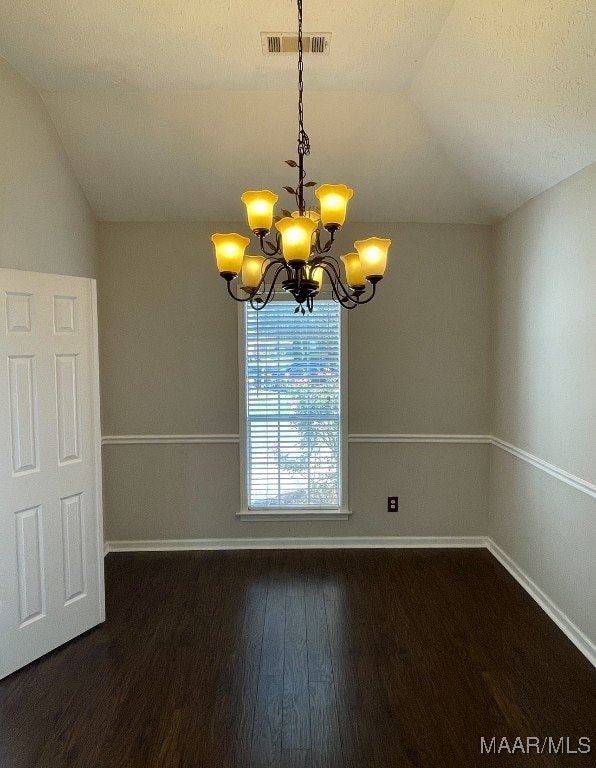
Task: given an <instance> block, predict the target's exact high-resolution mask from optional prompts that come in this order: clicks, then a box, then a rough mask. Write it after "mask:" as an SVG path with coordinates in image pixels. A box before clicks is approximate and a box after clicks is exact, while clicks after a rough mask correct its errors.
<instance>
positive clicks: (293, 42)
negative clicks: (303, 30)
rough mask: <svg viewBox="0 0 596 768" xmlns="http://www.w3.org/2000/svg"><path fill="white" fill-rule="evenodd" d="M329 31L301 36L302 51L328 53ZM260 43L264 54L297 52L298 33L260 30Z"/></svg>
mask: <svg viewBox="0 0 596 768" xmlns="http://www.w3.org/2000/svg"><path fill="white" fill-rule="evenodd" d="M330 43H331V32H320V33H317V34H315V35H303V36H302V49H303V51H304V53H317V54H328V53H329V45H330ZM261 44H262V46H263V53H264V55H265V56H272V55H277V54H279V53H298V35H296V34H295V33H294V32H261Z"/></svg>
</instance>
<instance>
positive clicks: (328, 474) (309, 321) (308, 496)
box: [242, 299, 344, 511]
mask: <svg viewBox="0 0 596 768" xmlns="http://www.w3.org/2000/svg"><path fill="white" fill-rule="evenodd" d="M295 308H296V305H295V304H294V303H293V302H291V303H290V302H289V301H278V302H274V303H272V304H269V305H268V307H267V308H266V309H265V310H263V311H260V312H257V311H255V310H253V309H251V308H250V306H248V305H244V307H243V310H244V333H243V334H242V337H243V342H242V343H243V345H244V355H243V357H244V377H245V389H244V392H245V397H244V403H243V406H244V417H245V425H246V426H245V429H246V473H245V474H246V480H245V482H246V496H247V499H246V501H247V507H248V509H249V510H262V511H266V510H270V511H271V510H285V511H291V510H321V511H323V510H339V509H341V507H342V501H343V499H342V495H343V494H342V487H343V486H342V476H343V472H342V457H343V454H344V451H343V450H342V438H343V429H342V395H341V362H342V361H341V348H342V344H341V309H340V306H339V305H338V304H337V303H336V302H333V301H330V300H325V299H317V301H316V302H315V307H314V310H313V312H312V313H311V314H306V315H302V314H301V313H296V312H295Z"/></svg>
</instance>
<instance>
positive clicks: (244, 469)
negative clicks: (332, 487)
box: [236, 295, 352, 522]
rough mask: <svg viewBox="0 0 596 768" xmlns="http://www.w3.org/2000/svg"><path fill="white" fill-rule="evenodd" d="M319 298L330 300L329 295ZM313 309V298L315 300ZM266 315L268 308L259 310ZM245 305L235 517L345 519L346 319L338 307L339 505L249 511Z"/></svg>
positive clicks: (347, 513)
mask: <svg viewBox="0 0 596 768" xmlns="http://www.w3.org/2000/svg"><path fill="white" fill-rule="evenodd" d="M321 298H324V299H331V295H329V296H327V295H323V296H322V297H321ZM275 300H276V301H294V299H293V298H291V297H287V298H286V297H285V296H284V297H276V298H275ZM315 306H316V299H315ZM261 311H263V312H266V311H267V309H266V308H265V309H263V310H261ZM244 312H245V308H244V304H239V305H238V378H239V384H240V386H239V388H238V391H239V400H240V402H239V409H238V413H239V422H240V423H239V429H238V433H239V436H240V510H239V511H238V512H236V517H237V518H239V519H240V520H245V521H246V520H248V521H255V522H267V521H269V522H280V521H282V522H284V521H288V520H295V521H301V520H304V521H306V520H311V521H312V520H348V519H349V517H350V515H351V514H352V512H351V510H350V507H349V500H348V318H347V312H344V311H342V309H341V308H340V316H339V327H340V361H339V366H340V367H339V370H340V377H339V378H340V383H339V388H340V389H339V398H340V420H339V425H340V434H341V441H340V446H341V447H340V450H341V456H340V465H339V466H340V495H341V498H340V506H339V507H337V508H335V507H332V508H329V507H327V508H321V509H317V508H316V507H314V508H313V507H271V508H267V509H258V510H254V509H249V507H248V440H247V398H246V375H245V372H246V322H245V315H244Z"/></svg>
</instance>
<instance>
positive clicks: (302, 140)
mask: <svg viewBox="0 0 596 768" xmlns="http://www.w3.org/2000/svg"><path fill="white" fill-rule="evenodd" d="M303 71H304V63H303V61H302V0H298V155H300V156H303V155H309V154H310V140H309V138H308V134H307V133H306V131H305V130H304V105H303V103H302V94H303V91H304V83H303V80H302V73H303ZM300 182H302V179H300Z"/></svg>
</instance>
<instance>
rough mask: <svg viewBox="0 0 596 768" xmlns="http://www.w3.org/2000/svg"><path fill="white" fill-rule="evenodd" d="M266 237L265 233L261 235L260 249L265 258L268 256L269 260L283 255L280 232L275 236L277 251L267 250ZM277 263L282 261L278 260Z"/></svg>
mask: <svg viewBox="0 0 596 768" xmlns="http://www.w3.org/2000/svg"><path fill="white" fill-rule="evenodd" d="M265 245H266V244H265V235H264V234H263V233H261V234H259V247H260V248H261V252H262V253H264V254H265V256H268V257H269V258H272V257H274V256H279V254H280V253H281V235H280V234H279V232H277V233H276V235H275V249H274V250H272V251H271V250H267V248H266V247H265ZM275 261H278V262H279V261H280V260H279V259H276V260H275ZM273 263H275V262H273Z"/></svg>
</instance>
